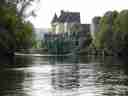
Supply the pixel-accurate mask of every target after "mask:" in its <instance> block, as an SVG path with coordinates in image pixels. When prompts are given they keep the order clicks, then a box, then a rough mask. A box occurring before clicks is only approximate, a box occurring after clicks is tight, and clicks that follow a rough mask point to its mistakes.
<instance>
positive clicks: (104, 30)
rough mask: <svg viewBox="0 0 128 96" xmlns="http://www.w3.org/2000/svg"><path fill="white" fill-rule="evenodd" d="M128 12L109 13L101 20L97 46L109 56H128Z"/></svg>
mask: <svg viewBox="0 0 128 96" xmlns="http://www.w3.org/2000/svg"><path fill="white" fill-rule="evenodd" d="M127 17H128V10H123V11H121V12H120V13H118V12H117V11H113V12H107V13H106V14H105V15H104V16H103V17H102V19H101V22H100V31H99V32H97V34H96V41H95V46H96V48H101V49H103V50H104V51H105V52H106V53H107V54H114V55H127V54H128V27H127V26H128V18H127Z"/></svg>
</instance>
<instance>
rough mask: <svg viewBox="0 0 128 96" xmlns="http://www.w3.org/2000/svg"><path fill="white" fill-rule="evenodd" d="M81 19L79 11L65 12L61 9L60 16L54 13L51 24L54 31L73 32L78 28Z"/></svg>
mask: <svg viewBox="0 0 128 96" xmlns="http://www.w3.org/2000/svg"><path fill="white" fill-rule="evenodd" d="M80 24H81V21H80V13H79V12H65V11H61V14H60V16H59V17H58V16H57V15H56V14H55V15H54V17H53V19H52V22H51V26H52V32H55V33H62V32H71V31H73V30H76V29H77V30H78V29H79V25H80Z"/></svg>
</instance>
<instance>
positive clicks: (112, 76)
mask: <svg viewBox="0 0 128 96" xmlns="http://www.w3.org/2000/svg"><path fill="white" fill-rule="evenodd" d="M0 64H1V65H2V67H1V70H0V96H128V67H127V62H122V61H120V60H118V59H115V58H112V57H106V58H103V57H102V58H101V57H99V58H95V57H87V56H84V57H80V56H68V57H66V56H65V57H64V56H58V57H57V56H47V57H46V56H43V57H34V56H17V57H15V58H13V59H11V60H8V59H7V60H3V59H2V60H1V63H0ZM9 64H11V66H9Z"/></svg>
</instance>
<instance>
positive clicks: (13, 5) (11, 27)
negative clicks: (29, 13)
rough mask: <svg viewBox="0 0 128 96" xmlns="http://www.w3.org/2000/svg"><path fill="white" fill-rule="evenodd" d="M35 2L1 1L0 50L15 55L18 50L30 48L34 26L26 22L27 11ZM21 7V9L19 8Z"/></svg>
mask: <svg viewBox="0 0 128 96" xmlns="http://www.w3.org/2000/svg"><path fill="white" fill-rule="evenodd" d="M33 1H34V0H1V1H0V49H1V51H3V50H4V52H6V53H8V52H11V53H13V52H14V51H15V50H16V48H30V47H31V46H32V43H33V40H34V39H33V38H32V36H33V26H32V24H31V23H30V22H27V21H26V20H25V15H26V14H25V11H26V9H27V8H28V6H30V4H31V3H32V2H33ZM19 5H20V7H19Z"/></svg>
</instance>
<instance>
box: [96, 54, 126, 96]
mask: <svg viewBox="0 0 128 96" xmlns="http://www.w3.org/2000/svg"><path fill="white" fill-rule="evenodd" d="M97 68H98V69H97V70H98V71H99V73H100V74H98V76H97V80H96V83H97V84H100V85H102V86H103V88H102V89H103V93H102V96H117V95H118V96H127V94H128V65H127V60H123V61H122V60H120V59H119V58H115V57H106V58H105V59H104V61H103V62H101V64H99V65H98V66H97Z"/></svg>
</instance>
